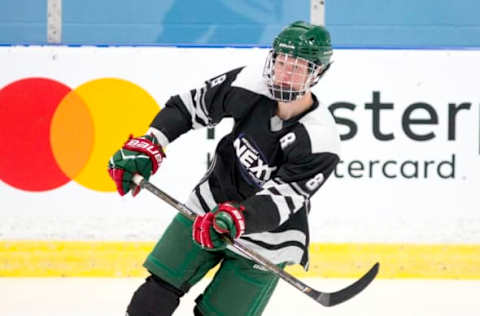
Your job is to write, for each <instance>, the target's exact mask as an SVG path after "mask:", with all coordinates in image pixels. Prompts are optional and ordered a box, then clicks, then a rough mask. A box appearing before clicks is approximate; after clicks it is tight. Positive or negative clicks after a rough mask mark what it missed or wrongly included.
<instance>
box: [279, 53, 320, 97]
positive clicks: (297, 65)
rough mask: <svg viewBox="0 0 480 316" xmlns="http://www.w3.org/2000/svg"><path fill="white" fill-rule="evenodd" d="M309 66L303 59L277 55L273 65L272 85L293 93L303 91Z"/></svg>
mask: <svg viewBox="0 0 480 316" xmlns="http://www.w3.org/2000/svg"><path fill="white" fill-rule="evenodd" d="M309 66H310V65H309V62H308V61H307V60H305V59H302V58H296V57H293V56H289V55H285V54H278V55H277V57H276V58H275V64H274V76H273V82H274V85H276V86H279V87H282V88H285V89H289V90H293V91H300V90H302V89H304V86H305V83H306V81H307V79H308V77H309V74H310V73H311V72H310V70H309Z"/></svg>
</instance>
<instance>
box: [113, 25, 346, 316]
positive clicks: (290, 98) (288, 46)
mask: <svg viewBox="0 0 480 316" xmlns="http://www.w3.org/2000/svg"><path fill="white" fill-rule="evenodd" d="M331 55H332V48H331V43H330V35H329V33H328V31H327V30H326V29H325V28H323V27H321V26H314V25H311V24H308V23H305V22H295V23H292V24H290V25H289V26H287V27H286V28H285V29H283V30H282V31H281V33H280V34H279V35H278V36H277V37H276V38H275V40H274V42H273V47H272V50H271V51H270V52H269V55H268V57H267V60H266V62H265V65H264V68H263V72H262V69H261V67H260V69H259V68H258V67H257V68H252V67H248V66H246V67H241V68H237V69H234V70H231V71H229V72H226V73H224V74H222V75H220V76H217V77H215V78H213V79H211V80H208V81H206V83H205V85H204V86H202V87H200V88H198V89H194V90H191V91H189V92H186V93H184V94H180V95H176V96H173V97H171V98H170V99H169V100H168V101H167V103H166V106H165V108H164V109H162V110H161V111H160V112H159V113H158V114H157V116H156V117H155V118H154V119H153V122H152V123H151V126H150V128H149V130H148V133H147V135H145V136H143V137H137V138H131V139H130V140H128V141H127V142H126V143H125V145H124V146H123V147H122V148H121V149H120V150H119V151H118V152H116V153H115V154H114V156H113V157H112V158H111V159H110V162H109V173H110V175H111V177H112V178H113V180H114V181H115V183H116V185H117V188H118V191H119V193H120V194H121V195H124V194H126V193H127V192H129V190H132V191H133V192H132V193H133V194H134V195H136V194H137V193H138V191H139V188H138V187H137V188H134V189H131V186H132V183H131V180H132V177H133V175H134V174H136V173H138V174H141V175H142V176H143V177H145V178H146V179H148V178H149V177H150V175H151V174H154V173H155V172H156V170H157V169H158V167H159V166H160V164H161V162H162V160H163V159H164V157H165V155H164V154H163V150H162V147H164V146H166V145H167V144H168V143H170V142H172V141H174V140H175V139H176V138H177V137H179V136H180V135H181V134H183V133H185V132H187V131H189V130H190V129H196V128H201V127H206V126H214V125H215V124H217V123H218V122H219V121H220V120H222V118H224V117H230V118H233V120H234V126H233V129H232V131H231V132H230V134H228V135H226V136H225V137H223V139H222V140H221V141H220V142H219V144H218V146H217V148H216V152H215V156H214V159H213V161H212V164H211V167H210V168H209V170H208V172H207V173H206V175H205V176H204V177H203V179H201V180H200V182H199V183H198V185H197V186H196V187H195V188H194V190H193V192H192V194H191V195H190V197H189V199H188V201H187V203H186V205H187V206H189V208H191V209H193V210H195V211H196V212H198V217H197V218H196V220H195V222H194V223H192V222H191V221H190V220H189V219H187V218H185V217H184V216H183V215H177V216H176V217H175V218H174V219H173V221H172V223H171V224H170V225H169V227H168V228H167V229H166V231H165V232H164V234H163V236H162V237H161V239H160V240H159V241H158V243H157V244H156V246H155V247H154V249H153V251H152V252H151V253H150V255H149V256H148V257H147V259H146V261H145V263H144V266H145V267H146V269H147V270H148V271H149V272H150V276H149V277H148V278H147V279H146V281H145V283H143V284H142V285H141V286H140V287H139V288H138V290H137V291H136V292H135V293H134V295H133V297H132V299H131V302H130V304H129V306H128V308H127V313H128V315H130V316H147V315H149V316H163V315H171V314H172V313H173V312H174V310H175V309H176V307H177V306H178V304H179V299H180V297H181V296H182V295H183V294H185V293H186V292H187V291H188V290H189V289H190V288H191V287H192V286H193V285H194V284H195V283H197V282H198V281H199V280H200V279H202V278H203V277H204V276H205V274H206V273H207V272H208V271H209V270H210V269H211V268H213V267H214V266H215V265H217V264H219V263H220V267H219V269H218V271H217V272H216V274H215V276H214V278H213V280H212V281H211V282H210V284H209V285H208V287H207V288H206V289H205V291H204V292H203V294H202V295H201V296H200V297H198V298H197V299H196V306H195V309H194V314H195V315H205V316H207V315H226V316H235V315H238V316H246V315H261V314H262V311H263V310H264V308H265V306H266V304H267V302H268V300H269V299H270V297H271V295H272V292H273V290H274V288H275V286H276V284H277V281H278V278H277V277H276V276H275V275H274V274H272V273H271V272H269V271H266V269H264V268H263V267H262V266H261V265H258V264H255V263H254V262H253V261H251V260H249V259H248V258H245V257H243V256H242V255H240V254H238V253H236V249H233V248H232V249H230V248H229V247H226V243H225V241H224V239H223V238H222V235H223V234H228V235H229V236H230V237H231V238H234V239H236V238H240V239H241V240H242V243H244V244H245V245H246V246H248V247H250V248H251V249H253V250H254V251H256V252H258V253H259V254H261V255H263V256H264V257H266V258H267V259H269V260H270V261H271V262H273V263H275V264H278V265H279V266H281V267H283V266H285V265H287V264H297V263H298V264H301V265H303V266H304V267H305V268H307V266H308V250H307V249H308V243H309V232H308V221H307V216H308V213H309V211H310V203H309V201H310V198H311V197H312V195H313V194H314V193H315V192H316V191H317V190H318V189H319V188H320V187H321V186H322V184H323V183H324V182H325V180H326V179H327V178H328V176H329V175H330V174H331V172H332V171H333V170H334V168H335V165H336V164H337V162H338V160H339V156H338V152H339V143H340V139H339V136H338V134H337V132H336V129H335V122H334V119H333V117H332V115H331V114H330V112H329V111H328V109H327V108H326V107H325V105H323V104H321V103H320V102H319V100H318V99H317V97H316V96H315V95H314V94H312V92H311V91H310V88H311V87H312V86H314V85H315V84H316V83H317V82H318V80H319V79H320V78H321V76H322V75H323V74H324V73H325V72H326V71H327V69H328V68H329V67H330V63H331V61H330V58H331Z"/></svg>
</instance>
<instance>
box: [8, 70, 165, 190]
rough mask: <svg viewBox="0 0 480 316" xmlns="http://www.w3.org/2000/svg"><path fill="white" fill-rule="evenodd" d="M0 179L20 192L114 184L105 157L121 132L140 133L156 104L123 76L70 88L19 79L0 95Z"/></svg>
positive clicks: (118, 141)
mask: <svg viewBox="0 0 480 316" xmlns="http://www.w3.org/2000/svg"><path fill="white" fill-rule="evenodd" d="M0 109H1V116H0V135H1V138H2V142H3V143H4V144H3V146H1V147H0V157H1V158H0V160H1V162H0V180H1V181H3V182H5V183H6V184H8V185H10V186H12V187H14V188H17V189H19V190H25V191H36V192H38V191H49V190H55V189H56V188H58V187H61V186H63V185H65V184H67V183H69V182H70V181H75V182H77V183H78V184H80V185H82V186H84V187H86V188H89V189H91V190H95V191H101V192H110V191H114V190H115V187H114V184H113V182H112V181H111V179H110V178H109V177H108V174H107V172H106V165H107V161H108V159H109V157H110V156H111V155H112V153H113V152H114V151H115V150H117V149H118V148H119V146H120V144H122V142H123V141H125V139H126V137H127V136H128V135H129V133H133V134H136V135H139V134H142V133H144V132H145V129H146V128H147V127H148V125H149V123H150V120H151V119H152V117H153V116H154V115H155V114H156V113H157V112H158V111H159V110H160V106H159V104H158V103H157V102H156V101H155V100H154V99H153V98H152V96H151V95H149V93H148V92H147V91H145V90H144V89H142V88H141V87H140V86H138V85H136V84H134V83H132V82H129V81H127V80H124V79H117V78H99V79H95V80H91V81H88V82H85V83H83V84H81V85H80V86H78V87H69V86H68V85H66V84H64V83H62V82H59V81H56V80H53V79H49V78H41V77H32V78H22V79H20V80H16V81H14V82H11V83H9V84H7V85H6V86H4V87H3V88H2V89H1V90H0Z"/></svg>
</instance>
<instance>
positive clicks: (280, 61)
mask: <svg viewBox="0 0 480 316" xmlns="http://www.w3.org/2000/svg"><path fill="white" fill-rule="evenodd" d="M322 68H323V67H322V66H319V65H317V64H315V63H313V62H311V61H309V60H307V59H305V58H301V57H296V56H293V55H289V54H283V53H276V52H275V51H274V50H271V51H270V52H269V54H268V57H267V60H266V62H265V67H264V69H263V78H264V79H265V81H266V84H267V86H268V88H269V90H270V93H271V95H272V97H273V98H274V99H275V100H277V101H281V102H291V101H294V100H296V99H298V98H300V97H302V96H303V95H304V94H305V93H306V92H307V91H308V90H309V89H310V87H312V86H314V85H315V84H316V83H317V81H318V79H319V78H320V71H321V69H322Z"/></svg>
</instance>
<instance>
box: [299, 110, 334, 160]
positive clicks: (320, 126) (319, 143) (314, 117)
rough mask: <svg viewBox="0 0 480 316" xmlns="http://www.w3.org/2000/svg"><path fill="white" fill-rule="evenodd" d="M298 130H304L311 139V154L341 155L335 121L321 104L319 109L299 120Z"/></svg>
mask: <svg viewBox="0 0 480 316" xmlns="http://www.w3.org/2000/svg"><path fill="white" fill-rule="evenodd" d="M299 123H300V126H299V127H298V128H300V129H304V131H305V133H304V134H305V137H307V138H308V139H309V141H310V142H309V143H310V149H311V153H313V154H317V153H326V152H329V153H333V154H336V155H338V156H339V155H340V135H339V134H338V131H337V128H336V124H335V119H334V118H333V115H332V114H331V113H330V111H329V110H328V108H327V107H326V106H324V105H323V104H322V103H320V102H319V105H318V108H317V109H315V110H313V111H312V112H310V113H308V114H307V115H305V116H304V117H302V118H301V119H300V120H299Z"/></svg>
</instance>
